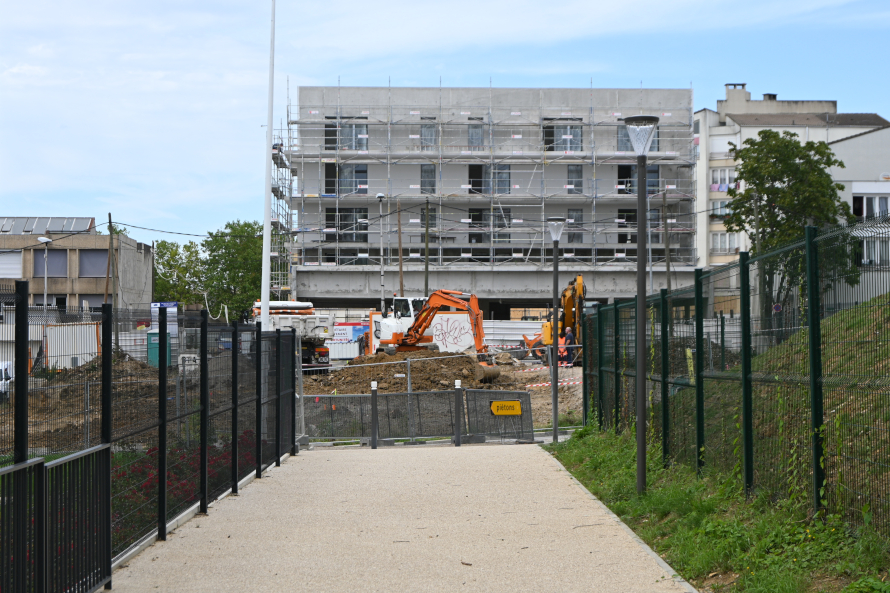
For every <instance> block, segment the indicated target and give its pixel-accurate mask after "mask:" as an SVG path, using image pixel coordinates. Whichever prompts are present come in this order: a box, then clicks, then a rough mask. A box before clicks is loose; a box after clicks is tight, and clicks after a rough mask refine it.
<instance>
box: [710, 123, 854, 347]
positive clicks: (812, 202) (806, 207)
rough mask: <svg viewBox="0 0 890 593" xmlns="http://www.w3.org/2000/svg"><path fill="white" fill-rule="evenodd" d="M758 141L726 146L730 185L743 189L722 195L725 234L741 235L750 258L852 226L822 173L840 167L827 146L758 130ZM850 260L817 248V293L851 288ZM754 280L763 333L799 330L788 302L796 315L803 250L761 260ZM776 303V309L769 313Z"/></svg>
mask: <svg viewBox="0 0 890 593" xmlns="http://www.w3.org/2000/svg"><path fill="white" fill-rule="evenodd" d="M757 136H758V137H757V139H753V138H748V139H746V140H745V141H744V142H743V143H742V147H741V148H739V147H738V146H736V145H735V144H732V143H730V147H731V148H730V155H731V156H732V157H733V158H735V159H736V160H738V161H740V164H739V165H738V166H737V167H736V179H737V180H738V181H740V182H741V187H743V188H744V189H737V188H736V187H731V188H730V189H729V191H728V192H727V193H728V195H729V197H731V198H732V201H731V202H730V204H729V208H731V213H730V214H729V215H728V216H727V217H726V219H725V220H724V225H725V226H726V229H727V230H728V231H731V232H739V231H744V232H746V233H747V234H748V235H749V236H750V237H751V238H752V239H753V241H754V246H753V249H752V252H753V254H754V255H759V254H765V253H768V252H770V251H773V250H776V249H778V248H779V247H782V246H785V245H788V244H790V243H794V242H797V241H800V240H802V239H803V238H804V233H805V228H806V227H807V226H816V227H819V228H825V227H828V226H833V225H837V224H839V223H841V222H846V223H852V222H854V221H855V218H854V217H853V213H852V211H851V209H850V205H849V204H847V203H846V202H844V201H843V200H842V199H841V196H840V194H839V193H838V192H839V191H841V190H843V189H844V186H843V185H841V184H839V183H835V182H834V180H833V179H832V178H831V174H830V173H829V172H828V169H829V168H830V167H839V168H844V163H843V162H841V161H839V160H838V159H836V158H835V156H834V153H833V152H832V151H831V149H830V148H829V147H828V144H826V143H825V142H813V141H808V142H805V143H801V142H800V140H799V139H798V136H797V134H794V133H792V132H782V133H781V134H780V133H779V132H776V131H774V130H761V131H760V132H759V133H758V135H757ZM854 259H855V254H854V253H851V252H850V250H849V249H846V248H836V247H834V246H829V245H825V246H824V248H823V247H822V246H820V250H819V264H820V265H819V267H820V271H821V274H822V278H823V282H822V290H828V289H830V288H831V287H832V286H833V285H834V282H833V281H832V280H833V279H835V278H843V279H844V281H845V282H846V283H847V284H849V285H851V286H854V285H856V284H857V283H858V281H859V273H858V268H856V266H855V264H854ZM754 274H755V277H756V279H757V284H756V286H757V288H756V289H755V290H756V295H757V299H756V302H757V303H758V304H759V309H760V312H759V315H760V318H761V323H762V324H763V325H762V327H764V328H765V329H778V328H777V327H775V326H776V324H779V325H785V324H797V323H798V320H796V319H793V317H794V315H792V314H791V311H792V310H793V309H795V308H796V306H795V302H794V298H793V297H794V295H797V296H798V297H799V299H798V302H797V305H799V306H800V311H801V312H802V311H803V310H804V309H805V306H806V303H805V294H806V290H805V281H806V266H805V261H804V258H803V256H802V250H801V249H797V250H789V251H783V252H779V253H777V254H775V255H774V256H770V257H768V258H765V259H763V260H760V261H759V262H758V264H757V267H756V271H755V272H754ZM825 280H828V281H825ZM776 304H780V305H781V308H778V307H776V308H775V309H774V305H776ZM776 309H779V310H780V311H782V312H783V313H782V315H781V316H779V317H777V316H776ZM785 312H787V314H786V313H785ZM774 335H775V334H774Z"/></svg>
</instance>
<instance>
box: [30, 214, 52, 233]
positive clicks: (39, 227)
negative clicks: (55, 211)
mask: <svg viewBox="0 0 890 593" xmlns="http://www.w3.org/2000/svg"><path fill="white" fill-rule="evenodd" d="M47 224H49V218H38V219H37V223H36V224H35V225H34V229H33V230H32V231H31V232H32V233H34V234H35V235H43V234H45V233H46V225H47Z"/></svg>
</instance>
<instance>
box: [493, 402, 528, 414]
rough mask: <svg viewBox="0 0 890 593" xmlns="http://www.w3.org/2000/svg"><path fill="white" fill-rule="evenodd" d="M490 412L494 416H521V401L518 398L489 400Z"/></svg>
mask: <svg viewBox="0 0 890 593" xmlns="http://www.w3.org/2000/svg"><path fill="white" fill-rule="evenodd" d="M491 413H492V414H494V415H495V416H521V415H522V403H521V402H520V401H519V400H508V401H494V402H491Z"/></svg>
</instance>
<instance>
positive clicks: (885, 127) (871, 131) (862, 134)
mask: <svg viewBox="0 0 890 593" xmlns="http://www.w3.org/2000/svg"><path fill="white" fill-rule="evenodd" d="M888 127H890V126H884V127H881V128H874V129H871V130H868V131H865V132H860V133H858V134H853V135H852V136H847V137H846V138H841V139H840V140H832V141H831V142H829V144H837V143H838V142H846V141H847V140H852V139H853V138H859V137H860V136H865V135H866V134H872V133H874V132H880V131H881V130H886V129H887V128H888Z"/></svg>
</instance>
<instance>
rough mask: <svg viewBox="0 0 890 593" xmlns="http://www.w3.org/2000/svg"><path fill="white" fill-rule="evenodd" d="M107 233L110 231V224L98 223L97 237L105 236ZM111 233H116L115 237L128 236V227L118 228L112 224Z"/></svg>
mask: <svg viewBox="0 0 890 593" xmlns="http://www.w3.org/2000/svg"><path fill="white" fill-rule="evenodd" d="M107 231H108V223H105V224H102V223H97V224H96V234H97V235H104V234H105V233H106V232H107ZM111 232H112V233H114V234H115V235H126V234H127V227H122V226H118V225H116V224H114V223H111Z"/></svg>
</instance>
